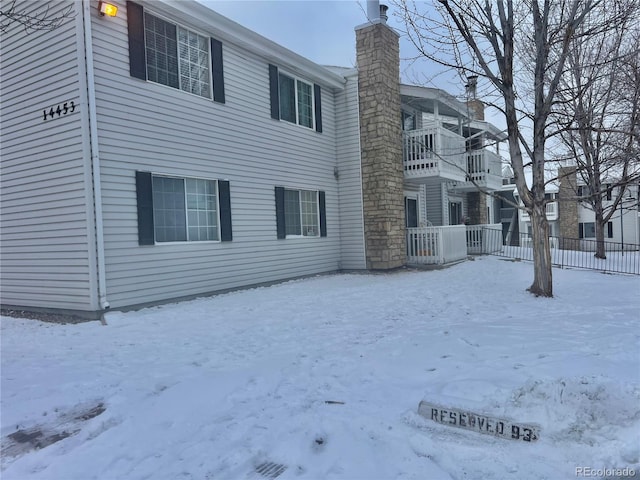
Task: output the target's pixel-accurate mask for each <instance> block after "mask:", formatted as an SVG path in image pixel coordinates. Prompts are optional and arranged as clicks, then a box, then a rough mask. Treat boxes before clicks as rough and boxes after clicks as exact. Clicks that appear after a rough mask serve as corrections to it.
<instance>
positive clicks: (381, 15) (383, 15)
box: [380, 4, 389, 23]
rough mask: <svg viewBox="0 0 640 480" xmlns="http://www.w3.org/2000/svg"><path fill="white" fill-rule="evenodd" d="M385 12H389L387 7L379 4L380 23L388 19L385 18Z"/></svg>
mask: <svg viewBox="0 0 640 480" xmlns="http://www.w3.org/2000/svg"><path fill="white" fill-rule="evenodd" d="M387 10H389V7H388V6H387V5H383V4H380V20H381V21H382V23H386V22H387V19H388V18H389V17H388V16H387Z"/></svg>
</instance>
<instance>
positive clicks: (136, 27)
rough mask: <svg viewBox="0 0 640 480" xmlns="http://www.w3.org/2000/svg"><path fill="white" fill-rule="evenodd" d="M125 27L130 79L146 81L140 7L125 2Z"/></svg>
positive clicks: (142, 24) (142, 22) (142, 19)
mask: <svg viewBox="0 0 640 480" xmlns="http://www.w3.org/2000/svg"><path fill="white" fill-rule="evenodd" d="M127 27H128V29H129V73H130V74H131V76H132V77H135V78H139V79H141V80H146V79H147V59H146V54H145V49H144V12H143V9H142V5H138V4H137V3H134V2H131V1H127Z"/></svg>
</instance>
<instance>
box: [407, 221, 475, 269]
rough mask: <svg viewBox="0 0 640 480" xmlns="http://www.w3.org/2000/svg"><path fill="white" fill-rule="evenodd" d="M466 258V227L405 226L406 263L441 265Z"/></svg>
mask: <svg viewBox="0 0 640 480" xmlns="http://www.w3.org/2000/svg"><path fill="white" fill-rule="evenodd" d="M465 258H467V227H466V226H465V225H451V226H447V227H418V228H407V263H409V264H413V265H443V264H445V263H451V262H456V261H458V260H463V259H465Z"/></svg>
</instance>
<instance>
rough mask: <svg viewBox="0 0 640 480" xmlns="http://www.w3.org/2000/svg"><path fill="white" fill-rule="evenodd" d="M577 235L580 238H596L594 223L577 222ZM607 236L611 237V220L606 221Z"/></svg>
mask: <svg viewBox="0 0 640 480" xmlns="http://www.w3.org/2000/svg"><path fill="white" fill-rule="evenodd" d="M578 236H579V237H580V238H596V223H595V222H581V223H579V224H578ZM605 236H606V237H607V238H613V222H607V231H606V233H605Z"/></svg>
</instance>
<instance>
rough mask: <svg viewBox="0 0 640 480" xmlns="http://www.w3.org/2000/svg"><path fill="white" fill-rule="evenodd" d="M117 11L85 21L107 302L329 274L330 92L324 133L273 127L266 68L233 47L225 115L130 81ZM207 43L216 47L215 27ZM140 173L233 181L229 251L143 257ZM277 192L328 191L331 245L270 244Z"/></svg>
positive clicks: (334, 256)
mask: <svg viewBox="0 0 640 480" xmlns="http://www.w3.org/2000/svg"><path fill="white" fill-rule="evenodd" d="M120 12H121V13H120ZM120 12H119V13H118V17H116V18H104V17H99V16H98V15H97V14H96V15H94V16H93V35H94V58H95V76H96V102H97V110H98V129H99V142H100V158H101V180H102V182H101V185H102V193H103V197H102V199H103V212H104V231H105V237H104V244H105V261H106V277H107V292H108V301H109V303H110V304H111V305H112V306H113V307H116V308H117V307H123V306H129V305H135V304H139V303H144V302H153V301H160V300H166V299H170V298H177V297H182V296H190V295H196V294H200V293H207V292H213V291H216V290H221V289H227V288H233V287H238V286H246V285H252V284H257V283H261V282H267V281H275V280H281V279H286V278H291V277H296V276H300V275H309V274H315V273H321V272H329V271H334V270H337V269H338V268H339V265H340V236H339V227H340V225H339V224H340V217H339V214H338V202H339V199H338V185H337V181H336V179H335V178H334V166H335V164H336V131H335V124H336V119H335V108H334V100H333V95H332V93H331V92H330V91H329V90H328V89H326V88H324V87H323V90H322V119H323V128H324V132H323V133H317V132H315V131H314V130H311V129H308V128H305V127H301V126H298V125H293V124H290V123H287V122H284V121H276V120H273V119H271V117H270V102H269V76H268V61H267V60H266V59H264V58H260V57H258V56H256V55H254V54H253V53H251V52H249V51H247V50H244V49H242V48H240V47H237V46H235V45H233V44H231V43H229V42H223V56H224V78H225V94H226V103H225V104H218V103H215V102H213V101H211V100H209V99H205V98H201V97H198V96H195V95H191V94H188V93H185V92H182V91H179V90H175V89H172V88H169V87H166V86H163V85H158V84H154V83H151V82H143V81H141V80H138V79H135V78H132V77H130V75H129V62H128V40H127V24H126V8H125V4H124V2H121V3H120ZM185 26H186V27H189V25H185ZM203 33H205V34H210V35H211V36H213V37H215V33H216V32H215V27H213V28H212V30H211V31H210V32H203ZM307 80H309V81H311V82H313V81H314V79H312V78H308V79H307ZM316 83H318V82H317V81H316ZM137 170H142V171H151V172H154V173H159V174H169V175H178V176H187V177H188V176H194V177H205V178H212V179H227V180H229V181H230V189H231V211H232V222H233V241H232V242H224V243H215V242H190V243H176V244H158V245H155V246H139V245H138V231H137V210H136V187H135V172H136V171H137ZM275 186H284V187H289V188H300V189H311V190H323V191H325V192H326V212H327V216H326V218H327V233H328V236H327V237H325V238H320V237H318V238H297V239H283V240H278V239H277V238H276V212H275V195H274V187H275Z"/></svg>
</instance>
